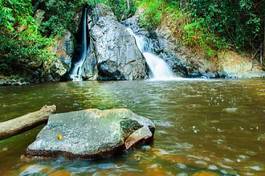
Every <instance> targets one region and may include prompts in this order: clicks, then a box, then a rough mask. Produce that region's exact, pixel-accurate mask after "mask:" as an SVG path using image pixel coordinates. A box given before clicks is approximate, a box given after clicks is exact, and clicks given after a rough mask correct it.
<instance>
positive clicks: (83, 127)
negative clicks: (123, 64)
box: [27, 109, 155, 158]
mask: <svg viewBox="0 0 265 176" xmlns="http://www.w3.org/2000/svg"><path fill="white" fill-rule="evenodd" d="M154 130H155V125H154V123H153V122H152V121H151V120H149V119H147V118H145V117H142V116H139V115H137V114H135V113H133V112H132V111H130V110H128V109H111V110H98V109H88V110H82V111H75V112H68V113H60V114H53V115H51V116H50V117H49V121H48V123H47V125H46V126H45V127H44V128H43V129H42V130H41V131H40V133H39V134H38V136H37V138H36V140H35V141H34V142H33V143H32V144H31V145H30V146H29V147H28V148H27V154H28V155H30V156H40V157H57V156H60V155H63V156H65V157H68V158H98V157H105V156H109V155H110V154H113V153H116V152H120V151H123V150H125V149H128V148H130V147H131V146H133V145H134V144H136V143H138V142H140V141H141V142H142V141H145V142H149V141H150V140H151V139H152V138H153V135H154Z"/></svg>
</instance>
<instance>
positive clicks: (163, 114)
mask: <svg viewBox="0 0 265 176" xmlns="http://www.w3.org/2000/svg"><path fill="white" fill-rule="evenodd" d="M45 104H47V105H51V104H55V105H56V106H57V112H68V111H73V110H81V109H87V108H99V109H108V108H121V107H123V108H130V109H131V110H133V111H134V112H136V113H138V114H140V115H143V116H146V117H148V118H150V119H152V120H153V121H154V122H155V124H156V133H155V140H154V143H153V144H152V145H150V146H141V147H138V148H136V149H132V150H130V151H128V152H125V153H124V154H123V155H122V156H118V157H115V158H110V159H105V160H100V161H69V160H65V159H63V158H57V159H54V160H46V161H26V160H24V159H23V158H21V155H23V153H24V152H25V150H26V147H27V146H28V145H29V144H30V143H31V142H32V141H33V140H34V138H35V137H36V134H37V133H38V132H39V130H40V129H41V128H42V126H40V127H37V128H35V129H33V130H30V131H28V132H25V133H23V134H20V135H17V136H14V137H11V138H9V139H5V140H1V141H0V175H1V176H6V175H7V176H9V175H11V176H13V175H23V176H26V175H34V173H35V175H49V176H56V175H57V176H59V175H60V176H62V175H93V176H103V175H104V176H105V175H123V176H132V175H136V176H137V175H139V176H140V175H150V176H162V175H177V176H187V175H193V176H215V175H224V176H226V175H227V176H230V175H246V176H248V175H249V176H251V175H258V176H259V175H260V176H264V175H265V149H264V147H265V80H211V81H203V80H180V81H164V82H163V81H162V82H157V81H156V82H155V81H131V82H129V81H128V82H127V81H123V82H67V83H58V84H42V85H31V86H24V87H1V88H0V121H5V120H8V119H12V118H14V117H17V116H20V115H23V114H26V113H28V112H31V111H35V110H38V109H40V108H41V107H42V106H43V105H45Z"/></svg>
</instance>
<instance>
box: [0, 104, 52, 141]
mask: <svg viewBox="0 0 265 176" xmlns="http://www.w3.org/2000/svg"><path fill="white" fill-rule="evenodd" d="M55 110H56V106H55V105H52V106H43V107H42V108H41V109H40V110H38V111H35V112H32V113H29V114H26V115H23V116H21V117H18V118H15V119H11V120H8V121H5V122H0V139H4V138H7V137H10V136H14V135H16V134H19V133H21V132H24V131H26V130H29V129H31V128H34V127H36V126H38V125H40V124H42V123H44V122H46V121H47V120H48V117H49V115H50V114H51V113H53V112H55Z"/></svg>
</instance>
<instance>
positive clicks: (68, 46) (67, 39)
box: [53, 31, 74, 71]
mask: <svg viewBox="0 0 265 176" xmlns="http://www.w3.org/2000/svg"><path fill="white" fill-rule="evenodd" d="M53 52H54V53H55V54H56V57H57V58H58V59H59V60H60V61H61V62H62V63H63V65H64V67H65V69H66V70H67V71H69V70H70V67H71V64H72V58H73V54H74V37H73V35H72V34H71V33H70V32H69V31H66V32H65V34H64V35H63V36H62V37H60V38H57V39H56V42H55V44H54V47H53Z"/></svg>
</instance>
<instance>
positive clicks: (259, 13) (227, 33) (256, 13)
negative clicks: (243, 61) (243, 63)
mask: <svg viewBox="0 0 265 176" xmlns="http://www.w3.org/2000/svg"><path fill="white" fill-rule="evenodd" d="M186 8H187V9H188V10H189V11H190V12H191V15H192V17H193V18H196V19H198V18H203V19H204V21H205V26H207V28H208V29H209V31H211V32H213V33H215V34H217V35H219V36H221V37H222V38H223V39H225V40H226V41H228V42H229V43H231V44H232V45H233V46H234V47H236V48H238V49H245V50H248V48H252V47H254V48H256V47H258V46H259V45H260V43H261V42H262V38H263V37H262V35H263V31H262V28H263V24H264V20H265V1H264V0H255V1H253V0H235V1H230V0H217V1H212V0H190V1H189V3H188V5H187V7H186Z"/></svg>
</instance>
